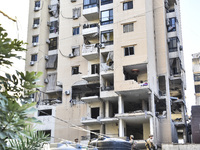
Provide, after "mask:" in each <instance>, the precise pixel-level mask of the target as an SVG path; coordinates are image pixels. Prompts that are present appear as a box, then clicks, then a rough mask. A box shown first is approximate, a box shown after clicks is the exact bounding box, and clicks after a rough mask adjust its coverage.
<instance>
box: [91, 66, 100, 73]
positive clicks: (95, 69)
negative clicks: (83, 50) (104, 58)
mask: <svg viewBox="0 0 200 150" xmlns="http://www.w3.org/2000/svg"><path fill="white" fill-rule="evenodd" d="M91 74H99V64H92V65H91Z"/></svg>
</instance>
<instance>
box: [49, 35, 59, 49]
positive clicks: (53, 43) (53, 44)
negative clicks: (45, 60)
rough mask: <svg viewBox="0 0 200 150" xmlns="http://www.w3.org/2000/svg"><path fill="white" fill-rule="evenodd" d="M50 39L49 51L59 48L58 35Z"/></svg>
mask: <svg viewBox="0 0 200 150" xmlns="http://www.w3.org/2000/svg"><path fill="white" fill-rule="evenodd" d="M49 41H50V43H49V51H52V50H56V49H58V38H57V37H54V38H50V39H49Z"/></svg>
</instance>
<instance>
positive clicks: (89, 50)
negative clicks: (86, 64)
mask: <svg viewBox="0 0 200 150" xmlns="http://www.w3.org/2000/svg"><path fill="white" fill-rule="evenodd" d="M82 56H83V57H84V58H85V59H87V60H93V59H97V58H98V57H99V48H98V47H97V44H90V45H85V44H84V45H83V49H82Z"/></svg>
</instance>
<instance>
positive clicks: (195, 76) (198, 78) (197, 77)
mask: <svg viewBox="0 0 200 150" xmlns="http://www.w3.org/2000/svg"><path fill="white" fill-rule="evenodd" d="M194 81H200V74H199V73H197V74H194Z"/></svg>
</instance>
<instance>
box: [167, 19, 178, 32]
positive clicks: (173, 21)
mask: <svg viewBox="0 0 200 150" xmlns="http://www.w3.org/2000/svg"><path fill="white" fill-rule="evenodd" d="M167 31H168V32H172V31H176V18H175V17H174V18H169V26H168V28H167Z"/></svg>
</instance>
